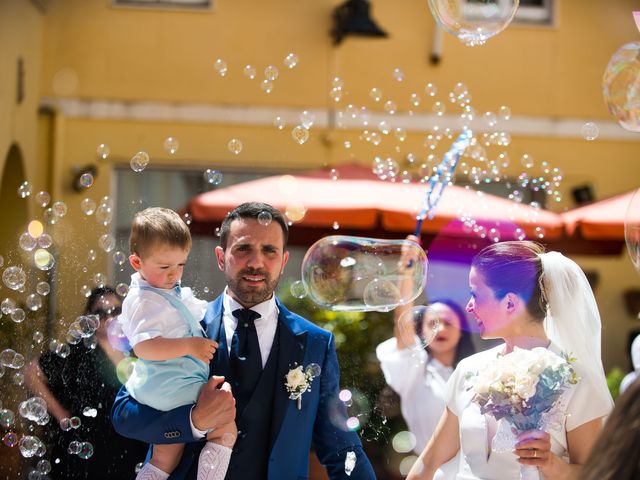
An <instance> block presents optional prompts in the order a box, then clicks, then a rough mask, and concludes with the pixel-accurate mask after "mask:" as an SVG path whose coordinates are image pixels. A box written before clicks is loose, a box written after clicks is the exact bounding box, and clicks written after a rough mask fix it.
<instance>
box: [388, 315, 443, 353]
mask: <svg viewBox="0 0 640 480" xmlns="http://www.w3.org/2000/svg"><path fill="white" fill-rule="evenodd" d="M397 325H398V327H397V328H398V331H399V334H400V335H401V336H402V337H403V338H406V339H407V340H408V341H407V343H409V345H410V347H409V348H410V349H411V350H422V349H424V348H426V347H427V345H429V344H430V343H431V342H432V341H433V339H434V338H435V337H436V335H437V334H438V332H439V331H440V321H439V319H438V314H437V313H436V312H435V311H434V310H433V308H432V307H429V306H425V305H420V306H416V307H413V308H412V309H410V310H407V311H405V312H403V313H402V314H401V315H400V318H399V319H398V321H397ZM409 339H411V340H412V341H411V340H409Z"/></svg>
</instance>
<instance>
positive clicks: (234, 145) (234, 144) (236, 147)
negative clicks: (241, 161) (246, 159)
mask: <svg viewBox="0 0 640 480" xmlns="http://www.w3.org/2000/svg"><path fill="white" fill-rule="evenodd" d="M227 148H228V149H229V151H230V152H231V153H233V154H234V155H239V154H240V152H242V142H241V141H240V140H238V139H237V138H232V139H231V140H229V143H228V144H227Z"/></svg>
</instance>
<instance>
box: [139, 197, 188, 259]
mask: <svg viewBox="0 0 640 480" xmlns="http://www.w3.org/2000/svg"><path fill="white" fill-rule="evenodd" d="M157 245H168V246H170V247H177V248H182V249H183V250H190V249H191V233H190V232H189V227H187V225H186V224H185V223H184V222H183V221H182V219H181V218H180V215H178V214H177V213H176V212H174V211H173V210H169V209H168V208H160V207H152V208H147V209H145V210H143V211H141V212H138V213H136V215H135V217H133V223H132V224H131V235H130V236H129V250H130V252H131V253H135V254H136V255H138V256H139V257H140V258H143V257H145V256H146V255H148V254H149V253H150V250H151V249H152V248H153V247H155V246H157Z"/></svg>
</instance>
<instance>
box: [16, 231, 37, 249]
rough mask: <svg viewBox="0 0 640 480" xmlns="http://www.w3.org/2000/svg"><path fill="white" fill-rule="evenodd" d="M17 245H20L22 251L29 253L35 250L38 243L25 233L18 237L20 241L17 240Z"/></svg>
mask: <svg viewBox="0 0 640 480" xmlns="http://www.w3.org/2000/svg"><path fill="white" fill-rule="evenodd" d="M18 245H20V248H22V249H23V250H25V251H27V252H30V251H31V250H33V249H34V248H36V246H37V245H38V241H37V240H36V239H35V238H33V237H32V236H31V235H29V234H28V233H26V232H25V233H23V234H22V235H20V239H19V240H18Z"/></svg>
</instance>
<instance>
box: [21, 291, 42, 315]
mask: <svg viewBox="0 0 640 480" xmlns="http://www.w3.org/2000/svg"><path fill="white" fill-rule="evenodd" d="M25 304H26V305H27V308H28V309H29V310H31V311H32V312H36V311H38V310H40V309H41V308H42V298H41V297H40V296H39V295H37V294H35V293H32V294H30V295H29V296H28V297H27V299H26V300H25Z"/></svg>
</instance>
